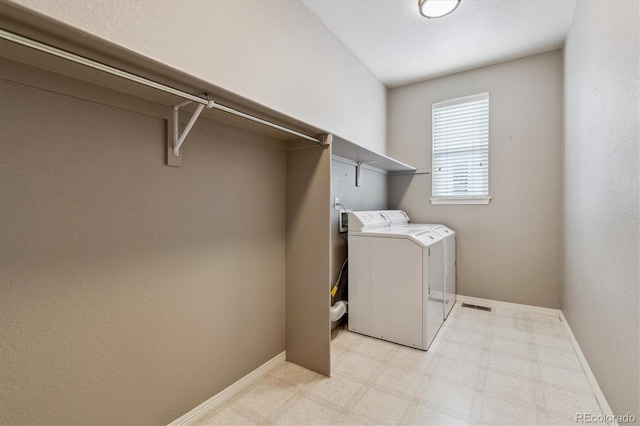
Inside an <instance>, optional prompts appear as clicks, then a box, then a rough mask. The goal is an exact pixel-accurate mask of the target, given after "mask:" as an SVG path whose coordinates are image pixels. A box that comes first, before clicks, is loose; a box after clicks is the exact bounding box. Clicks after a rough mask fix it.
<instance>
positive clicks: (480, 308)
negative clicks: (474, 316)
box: [462, 303, 491, 312]
mask: <svg viewBox="0 0 640 426" xmlns="http://www.w3.org/2000/svg"><path fill="white" fill-rule="evenodd" d="M462 307H463V308H471V309H479V310H481V311H487V312H491V308H487V307H486V306H478V305H472V304H470V303H463V304H462Z"/></svg>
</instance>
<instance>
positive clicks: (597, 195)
mask: <svg viewBox="0 0 640 426" xmlns="http://www.w3.org/2000/svg"><path fill="white" fill-rule="evenodd" d="M639 4H640V3H638V2H637V1H616V2H611V1H608V0H605V1H588V2H578V5H577V8H576V11H575V15H574V18H573V22H572V25H571V29H570V32H569V36H568V38H567V42H566V46H565V72H564V84H565V90H564V96H565V108H564V116H565V133H564V140H565V144H564V222H563V228H564V238H563V245H564V250H563V253H564V286H563V307H562V309H563V311H564V312H565V315H566V317H567V320H568V322H569V325H570V326H571V328H572V330H573V332H574V334H575V336H576V339H577V340H578V343H579V344H580V347H581V348H582V351H583V352H584V354H585V357H586V358H587V361H588V362H589V366H590V367H591V369H592V370H593V372H594V374H595V376H596V378H597V380H598V383H599V385H600V387H601V388H602V390H603V392H604V394H605V397H606V398H607V401H608V402H609V405H610V406H611V408H612V410H613V412H614V414H624V413H634V414H635V415H636V417H640V391H639V389H638V385H639V383H638V382H639V377H640V368H639V365H638V364H639V363H640V352H639V348H638V345H639V326H638V321H639V318H638V316H639V314H640V313H639V309H638V306H639V301H638V287H639V282H640V279H639V272H638V263H639V261H640V259H639V252H638V245H639V241H640V238H639V236H638V233H639V229H638V228H639V218H638V216H639V214H640V213H639V212H640V208H639V205H638V202H639V200H640V193H639V190H638V179H639V166H638V144H639V143H640V142H639V141H640V131H639V121H640V118H639V117H640V108H639V98H638V93H639V91H640V84H639V81H638V79H639V76H640V67H639V64H638V62H639V56H640V43H639V39H640V23H639V20H638V14H639V10H638V9H639V7H638V5H639Z"/></svg>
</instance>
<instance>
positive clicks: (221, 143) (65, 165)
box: [0, 63, 285, 424]
mask: <svg viewBox="0 0 640 426" xmlns="http://www.w3.org/2000/svg"><path fill="white" fill-rule="evenodd" d="M2 69H3V72H8V70H9V67H8V66H7V65H6V63H3V64H2ZM29 70H30V69H29V68H26V67H25V68H21V69H20V70H19V71H18V74H20V75H23V76H24V75H26V74H28V73H29ZM39 77H40V76H39ZM37 80H38V81H42V82H44V80H42V79H40V78H38V79H37ZM56 81H57V80H56V79H55V78H54V79H51V80H49V82H52V83H54V84H53V85H52V86H51V87H47V90H43V89H40V88H35V87H31V86H28V85H24V84H20V83H15V82H10V81H7V80H0V84H1V90H2V97H1V100H0V114H1V115H0V124H1V127H2V142H1V146H2V151H3V155H2V157H1V158H0V181H2V185H0V200H2V202H1V203H0V223H2V226H0V265H1V266H0V294H1V295H2V296H1V297H0V342H2V343H1V344H0V423H8V424H19V423H23V424H166V423H168V422H170V421H172V420H174V419H176V418H178V417H179V416H181V415H182V414H184V413H186V412H187V411H189V410H190V409H192V408H193V407H195V406H196V405H198V404H199V403H201V402H203V401H204V400H206V399H208V398H210V397H211V396H213V395H214V394H216V393H217V392H219V391H220V390H222V389H224V388H225V387H226V386H228V385H230V384H231V383H233V382H235V381H236V380H238V379H239V378H240V377H242V376H243V375H245V374H246V373H247V372H249V371H251V370H253V369H255V368H257V367H258V366H260V365H261V364H263V363H264V362H266V361H267V360H269V359H270V358H272V357H273V356H275V355H277V354H278V353H280V352H282V351H283V350H284V349H285V324H284V315H285V305H284V303H285V299H284V298H285V294H284V291H285V286H284V281H285V219H284V217H285V153H284V151H283V150H282V146H281V144H280V145H279V144H278V143H276V142H278V141H275V142H274V141H271V140H269V139H268V138H265V137H263V136H259V135H255V134H251V133H250V132H246V131H241V130H240V129H235V130H234V129H233V128H229V127H228V126H226V127H224V126H220V125H217V124H215V123H213V122H211V121H207V120H203V119H201V120H200V121H199V122H198V125H197V126H196V127H195V128H194V129H193V130H192V132H191V134H190V135H189V137H188V139H187V142H186V144H185V148H184V159H183V166H182V167H181V168H173V167H167V166H166V165H165V153H166V145H165V144H166V121H165V120H164V119H163V118H162V117H158V116H153V115H148V114H146V113H145V111H139V112H131V111H128V110H126V109H123V108H122V107H118V108H115V107H111V106H107V105H104V104H99V103H95V102H90V101H87V100H83V99H78V98H75V97H71V96H67V95H63V94H59V93H55V90H56V87H58V86H62V84H60V85H57V84H55V82H56ZM68 84H71V83H69V82H68V81H67V82H66V83H65V85H68ZM75 85H76V86H77V87H80V88H81V90H80V92H83V93H85V94H87V95H90V94H91V93H92V90H93V89H92V88H91V86H90V85H86V84H84V83H79V82H76V83H75ZM51 90H53V91H51ZM95 90H98V91H102V92H101V93H103V94H105V93H104V92H108V91H106V90H105V89H102V88H97V89H95ZM107 95H108V96H107ZM109 96H110V99H112V100H114V99H118V100H119V103H120V105H121V106H124V107H125V108H126V106H127V104H128V103H129V101H128V99H130V98H128V97H126V96H125V95H121V94H119V95H118V94H115V93H106V95H105V96H100V98H107V97H109ZM131 102H134V101H131ZM136 102H137V101H136ZM151 109H153V106H151ZM163 110H166V108H163ZM169 111H170V110H168V111H167V113H168V112H169ZM270 141H271V142H270ZM9 142H10V143H9ZM256 142H258V143H256ZM256 218H258V220H256ZM237 224H241V226H237Z"/></svg>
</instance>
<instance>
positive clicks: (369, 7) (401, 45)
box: [301, 0, 576, 87]
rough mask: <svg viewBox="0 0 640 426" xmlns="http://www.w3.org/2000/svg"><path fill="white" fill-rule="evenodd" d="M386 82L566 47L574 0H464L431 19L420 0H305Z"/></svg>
mask: <svg viewBox="0 0 640 426" xmlns="http://www.w3.org/2000/svg"><path fill="white" fill-rule="evenodd" d="M301 1H302V3H304V5H305V6H307V8H309V9H310V10H311V11H312V12H313V13H315V14H316V15H317V16H318V17H319V18H320V20H322V22H323V23H324V24H325V25H326V26H327V27H328V28H329V29H330V30H331V31H332V32H333V33H334V34H335V35H336V36H337V37H338V38H339V39H340V40H341V41H342V42H343V43H344V44H345V45H346V46H347V47H348V48H349V49H351V51H353V53H355V54H356V56H358V57H359V58H360V60H361V61H362V62H364V64H365V65H366V66H367V67H369V69H371V71H372V72H373V73H374V74H375V75H376V76H377V77H378V79H379V80H380V81H382V82H383V83H384V84H385V85H386V86H387V87H395V86H400V85H403V84H408V83H414V82H416V81H422V80H427V79H430V78H434V77H439V76H442V75H447V74H452V73H455V72H460V71H465V70H469V69H472V68H477V67H481V66H485V65H490V64H495V63H498V62H503V61H507V60H510V59H515V58H519V57H523V56H527V55H531V54H534V53H540V52H546V51H549V50H553V49H556V48H559V47H562V45H563V43H564V40H565V38H566V35H567V32H568V31H569V25H570V23H571V18H572V16H573V11H574V9H575V5H576V0H461V3H460V6H459V7H458V8H457V9H456V10H455V11H454V12H453V13H452V14H450V15H448V16H445V17H442V18H438V19H426V18H424V17H422V16H421V15H420V13H419V12H418V0H301Z"/></svg>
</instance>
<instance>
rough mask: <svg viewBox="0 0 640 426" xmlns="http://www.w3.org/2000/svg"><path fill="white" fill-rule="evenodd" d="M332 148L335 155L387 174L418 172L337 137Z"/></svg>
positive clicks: (406, 165)
mask: <svg viewBox="0 0 640 426" xmlns="http://www.w3.org/2000/svg"><path fill="white" fill-rule="evenodd" d="M332 148H333V149H332V154H333V155H337V156H339V157H343V158H347V159H349V160H353V161H354V162H356V163H358V162H360V163H361V164H366V165H368V166H371V167H375V168H377V169H381V170H385V171H387V172H414V171H415V170H416V168H415V167H413V166H410V165H408V164H405V163H402V162H400V161H398V160H394V159H393V158H391V157H387V156H386V155H383V154H379V153H377V152H374V151H371V150H369V149H367V148H363V147H361V146H360V145H356V144H355V143H353V142H349V141H347V140H345V139H342V138H340V137H338V136H336V135H334V136H333V147H332Z"/></svg>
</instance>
